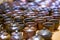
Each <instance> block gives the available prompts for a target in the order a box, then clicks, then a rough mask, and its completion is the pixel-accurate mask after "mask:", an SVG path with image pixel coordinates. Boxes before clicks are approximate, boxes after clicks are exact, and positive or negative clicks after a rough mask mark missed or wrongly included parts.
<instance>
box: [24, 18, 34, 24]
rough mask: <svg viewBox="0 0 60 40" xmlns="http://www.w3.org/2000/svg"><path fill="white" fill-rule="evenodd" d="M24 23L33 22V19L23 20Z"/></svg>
mask: <svg viewBox="0 0 60 40" xmlns="http://www.w3.org/2000/svg"><path fill="white" fill-rule="evenodd" d="M24 22H25V23H27V22H34V19H33V18H25V19H24Z"/></svg>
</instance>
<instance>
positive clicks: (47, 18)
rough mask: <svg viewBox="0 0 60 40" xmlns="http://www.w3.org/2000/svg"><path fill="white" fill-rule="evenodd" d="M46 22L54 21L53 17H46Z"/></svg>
mask: <svg viewBox="0 0 60 40" xmlns="http://www.w3.org/2000/svg"><path fill="white" fill-rule="evenodd" d="M45 18H46V21H47V22H48V21H49V20H51V19H53V16H45Z"/></svg>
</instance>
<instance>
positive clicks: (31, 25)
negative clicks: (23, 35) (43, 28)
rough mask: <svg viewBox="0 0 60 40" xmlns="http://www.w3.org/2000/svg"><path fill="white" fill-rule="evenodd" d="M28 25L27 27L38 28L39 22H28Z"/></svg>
mask: <svg viewBox="0 0 60 40" xmlns="http://www.w3.org/2000/svg"><path fill="white" fill-rule="evenodd" d="M26 26H27V27H35V28H37V23H36V22H27V23H26Z"/></svg>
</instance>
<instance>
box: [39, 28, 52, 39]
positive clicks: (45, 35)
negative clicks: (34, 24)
mask: <svg viewBox="0 0 60 40" xmlns="http://www.w3.org/2000/svg"><path fill="white" fill-rule="evenodd" d="M38 34H39V35H40V36H42V37H43V38H44V39H45V40H51V37H52V33H51V32H50V31H49V30H48V29H46V28H43V29H42V30H40V31H39V32H38Z"/></svg>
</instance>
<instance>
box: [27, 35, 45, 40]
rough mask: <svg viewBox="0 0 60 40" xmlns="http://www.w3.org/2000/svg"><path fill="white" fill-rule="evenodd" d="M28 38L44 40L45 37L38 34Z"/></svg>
mask: <svg viewBox="0 0 60 40" xmlns="http://www.w3.org/2000/svg"><path fill="white" fill-rule="evenodd" d="M27 40H44V38H43V37H42V36H40V35H38V34H36V35H34V36H33V37H32V38H29V39H27Z"/></svg>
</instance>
